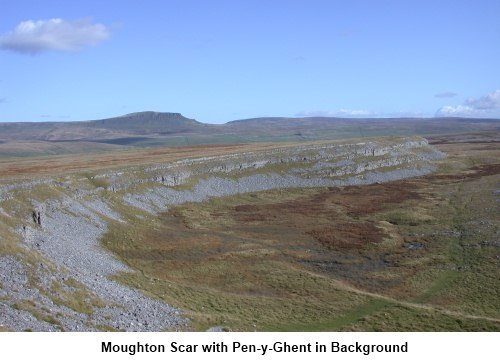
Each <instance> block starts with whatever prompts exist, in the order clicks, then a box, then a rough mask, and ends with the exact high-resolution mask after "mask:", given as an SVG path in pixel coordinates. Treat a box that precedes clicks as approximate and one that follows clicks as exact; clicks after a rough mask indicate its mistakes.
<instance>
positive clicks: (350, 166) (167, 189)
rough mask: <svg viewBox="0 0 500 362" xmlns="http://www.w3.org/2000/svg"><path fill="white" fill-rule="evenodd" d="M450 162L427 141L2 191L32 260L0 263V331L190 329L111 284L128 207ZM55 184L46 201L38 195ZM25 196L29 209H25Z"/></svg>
mask: <svg viewBox="0 0 500 362" xmlns="http://www.w3.org/2000/svg"><path fill="white" fill-rule="evenodd" d="M443 157H444V155H443V154H442V153H441V152H439V151H437V150H436V149H434V148H433V147H431V146H429V145H428V143H427V141H426V140H425V139H423V138H417V137H415V138H413V137H412V138H390V139H382V140H376V141H369V142H355V143H331V144H311V145H299V146H294V147H281V148H276V149H272V150H267V151H261V152H247V153H238V154H230V155H224V156H214V157H204V158H195V159H185V160H178V161H175V162H170V163H162V164H155V165H147V166H143V167H129V168H122V169H120V170H112V171H109V170H108V171H106V170H102V171H100V172H98V173H97V174H93V175H90V176H89V175H85V176H82V175H79V174H74V175H68V176H65V177H62V178H60V179H50V180H48V179H43V180H31V181H24V182H22V183H17V184H5V185H1V186H0V211H1V212H0V222H2V225H3V224H4V221H3V220H7V219H9V224H8V225H12V220H16V222H15V224H16V225H17V226H16V227H12V226H10V227H8V228H7V227H6V229H9V230H10V229H13V230H14V229H15V232H16V233H17V235H19V236H20V239H21V240H22V243H21V245H22V247H23V248H24V250H25V253H24V254H22V253H21V254H19V255H5V256H0V287H1V289H0V325H4V326H5V327H7V328H8V329H11V330H26V329H29V330H35V331H36V330H40V331H46V330H47V331H49V330H72V331H76V330H88V331H93V330H103V329H104V330H106V329H120V330H128V331H161V330H175V329H182V328H185V327H186V325H188V324H189V321H187V320H186V319H184V318H183V317H182V311H180V310H178V309H176V308H174V307H172V306H169V305H167V304H165V303H162V302H160V301H158V300H155V299H152V298H150V297H147V296H145V295H143V294H142V293H141V292H139V291H137V290H135V289H132V288H130V287H128V286H124V285H121V284H119V283H117V282H116V281H114V280H113V279H112V276H113V275H115V274H117V273H120V272H126V271H129V269H128V267H127V266H125V265H124V264H123V263H122V262H120V261H119V260H117V259H116V258H115V257H114V256H113V255H112V254H111V253H109V252H108V251H106V250H105V249H103V248H102V247H101V246H100V240H101V238H102V236H103V235H104V233H105V232H106V231H107V230H108V224H109V223H110V222H116V223H121V224H123V227H124V228H126V227H130V226H129V225H127V223H126V222H125V221H124V218H123V217H122V215H120V211H119V210H120V209H123V207H127V208H128V209H129V210H130V208H132V209H134V208H135V209H137V213H143V214H144V212H147V213H149V214H151V215H152V216H154V215H156V214H157V213H158V212H162V211H165V210H166V209H168V208H169V207H170V206H173V205H179V204H182V203H185V202H190V201H194V202H199V201H203V200H206V199H207V198H210V197H218V196H225V195H233V194H237V193H245V192H256V191H264V190H269V189H275V188H295V187H317V186H346V185H363V184H370V183H375V182H386V181H391V180H397V179H402V178H406V177H413V176H418V175H423V174H427V173H429V172H432V171H433V170H434V168H435V166H434V165H433V161H435V160H439V159H441V158H443ZM48 185H49V186H50V188H51V189H50V193H48V194H47V196H44V195H45V194H43V193H41V192H39V190H40V189H41V188H43V187H48ZM18 199H23V200H25V201H24V202H23V203H21V202H20V203H19V205H26V204H28V205H29V206H28V207H25V206H19V205H18V204H16V203H15V201H16V200H18ZM12 205H17V206H12ZM5 225H7V221H5ZM2 227H3V226H2ZM26 255H29V256H30V258H26ZM28 259H29V260H30V261H29V262H26V260H28ZM68 281H71V282H68ZM78 293H79V294H78ZM82 293H83V294H82ZM55 294H57V295H64V296H68V295H70V296H71V295H76V294H77V295H78V296H79V298H80V300H83V301H84V304H85V303H86V304H88V305H92V308H90V309H89V308H77V307H75V306H74V305H73V304H71V303H69V302H68V301H67V300H66V299H68V298H66V299H64V298H55V297H54V295H55Z"/></svg>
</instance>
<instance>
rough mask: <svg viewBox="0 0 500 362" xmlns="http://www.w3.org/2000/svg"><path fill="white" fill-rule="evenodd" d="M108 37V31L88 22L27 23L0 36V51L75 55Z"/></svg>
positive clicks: (29, 21)
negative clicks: (54, 52) (67, 53)
mask: <svg viewBox="0 0 500 362" xmlns="http://www.w3.org/2000/svg"><path fill="white" fill-rule="evenodd" d="M110 35H111V32H110V30H109V28H107V27H106V26H104V25H102V24H93V23H91V22H90V20H76V21H68V20H63V19H49V20H36V21H33V20H27V21H23V22H21V23H20V24H19V25H17V26H16V28H15V29H14V30H13V31H11V32H8V33H5V34H3V35H1V36H0V48H1V49H5V50H10V51H14V52H18V53H25V54H37V53H41V52H44V51H62V52H76V51H80V50H81V49H82V48H83V47H85V46H88V45H97V44H99V43H100V42H102V41H104V40H106V39H108V38H109V37H110Z"/></svg>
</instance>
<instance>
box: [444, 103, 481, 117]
mask: <svg viewBox="0 0 500 362" xmlns="http://www.w3.org/2000/svg"><path fill="white" fill-rule="evenodd" d="M475 113H477V112H476V111H475V110H474V108H472V107H469V106H463V105H458V106H444V107H441V108H439V109H438V111H437V112H436V117H474V116H476V115H477V114H475Z"/></svg>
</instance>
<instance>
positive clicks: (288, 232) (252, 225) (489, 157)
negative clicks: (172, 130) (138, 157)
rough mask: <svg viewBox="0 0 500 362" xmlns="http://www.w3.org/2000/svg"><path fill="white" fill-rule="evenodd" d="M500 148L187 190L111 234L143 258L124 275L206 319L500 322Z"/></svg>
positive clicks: (358, 325)
mask: <svg viewBox="0 0 500 362" xmlns="http://www.w3.org/2000/svg"><path fill="white" fill-rule="evenodd" d="M476 146H477V145H476ZM446 147H447V148H450V147H451V146H450V145H446ZM460 147H461V145H460ZM471 156H472V157H473V158H474V162H472V163H471ZM498 160H500V155H499V153H498V151H496V152H495V151H492V150H489V151H488V152H487V154H484V152H483V151H478V153H474V151H473V150H469V151H468V153H467V156H466V157H465V158H464V156H463V155H462V154H460V153H458V151H457V154H453V152H452V158H451V159H448V160H446V161H443V162H442V167H441V169H442V171H443V173H442V174H437V175H431V176H426V177H419V178H414V179H410V180H404V181H397V182H391V183H387V184H380V185H371V186H362V187H358V186H353V187H346V188H321V189H296V190H272V191H267V192H261V193H252V194H244V195H237V196H231V197H224V198H217V199H212V200H209V201H207V202H204V203H188V204H185V205H182V206H179V207H176V208H174V209H172V210H170V212H168V213H165V214H163V215H162V216H161V217H160V218H159V219H155V220H149V221H148V222H144V223H142V224H141V223H140V222H139V223H137V224H136V225H135V226H136V228H135V230H131V229H130V228H127V229H126V230H124V229H122V228H120V227H118V225H116V227H114V228H112V229H111V230H110V232H109V233H108V235H107V236H106V238H105V240H104V242H105V245H106V246H107V247H108V248H110V249H111V250H112V251H114V252H115V253H117V254H118V255H119V256H120V257H121V258H123V259H124V260H125V261H126V262H127V263H128V264H129V265H131V266H132V267H134V268H135V269H137V270H140V273H137V274H124V275H121V276H119V278H118V279H119V280H120V281H122V282H124V283H128V284H131V285H133V286H135V287H138V288H141V289H143V290H145V291H147V292H148V293H150V294H152V295H154V296H156V297H158V298H161V299H163V300H165V301H167V302H169V303H173V304H175V305H177V306H180V307H182V308H184V309H185V310H187V311H188V315H189V316H190V317H191V318H192V319H193V320H194V321H195V326H196V328H197V329H205V328H207V327H209V326H212V325H224V326H227V327H228V328H229V329H231V330H254V329H257V330H398V331H399V330H500V323H499V319H500V315H499V310H500V305H499V298H498V295H497V291H498V290H500V285H499V282H498V280H499V278H497V277H498V276H499V275H498V266H497V265H496V264H495V259H494V258H495V255H496V254H495V253H496V252H497V250H496V249H495V247H494V246H486V247H481V246H478V245H481V240H483V239H484V238H486V239H490V240H495V239H494V238H495V232H496V230H498V222H496V221H495V218H494V217H493V215H494V213H493V214H492V211H491V210H493V209H494V210H498V204H497V203H495V200H494V199H492V197H491V195H492V192H493V191H494V188H495V185H498V174H499V171H500V167H499V166H498V163H499V162H498ZM492 161H494V162H496V163H494V164H489V163H490V162H492ZM447 165H451V167H448V166H447ZM496 187H498V186H496ZM473 190H474V191H475V193H476V195H475V196H474V197H472V198H471V194H470V192H472V191H473ZM488 210H489V211H488ZM474 220H483V221H486V223H483V224H477V225H476V224H473V225H475V226H474V227H472V226H471V225H472V224H471V223H474ZM495 222H496V224H495ZM478 225H480V226H481V228H480V230H479V229H478V228H477V227H478ZM456 229H463V230H464V231H465V233H464V234H463V237H461V238H459V239H458V240H455V239H454V238H453V237H450V232H451V231H452V230H456ZM478 230H479V231H480V234H481V235H482V236H481V238H477V237H476V236H474V235H476V232H477V231H478ZM471 243H474V246H473V247H470V244H471ZM497 247H498V246H497ZM407 311H409V312H407Z"/></svg>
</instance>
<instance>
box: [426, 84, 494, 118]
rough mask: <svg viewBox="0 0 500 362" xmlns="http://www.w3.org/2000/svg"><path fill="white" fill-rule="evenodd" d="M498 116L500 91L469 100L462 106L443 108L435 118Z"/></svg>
mask: <svg viewBox="0 0 500 362" xmlns="http://www.w3.org/2000/svg"><path fill="white" fill-rule="evenodd" d="M499 114H500V90H495V91H494V92H493V93H490V94H488V95H485V96H483V97H479V98H469V99H467V100H466V101H465V102H464V104H459V105H457V106H444V107H441V108H440V109H438V111H437V112H436V117H498V115H499Z"/></svg>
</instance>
